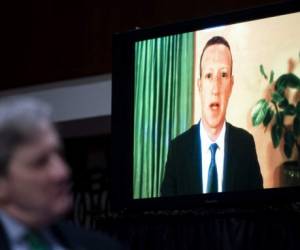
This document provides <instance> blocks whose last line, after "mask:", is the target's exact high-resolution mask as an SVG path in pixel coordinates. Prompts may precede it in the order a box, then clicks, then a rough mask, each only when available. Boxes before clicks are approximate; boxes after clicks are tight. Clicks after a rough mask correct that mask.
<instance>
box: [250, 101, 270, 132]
mask: <svg viewBox="0 0 300 250" xmlns="http://www.w3.org/2000/svg"><path fill="white" fill-rule="evenodd" d="M268 107H269V104H268V102H267V101H266V100H265V99H261V100H259V101H258V102H257V103H256V104H255V106H254V107H253V109H252V114H251V117H252V124H253V126H258V125H259V124H261V123H262V122H263V120H264V119H265V116H266V114H267V111H268Z"/></svg>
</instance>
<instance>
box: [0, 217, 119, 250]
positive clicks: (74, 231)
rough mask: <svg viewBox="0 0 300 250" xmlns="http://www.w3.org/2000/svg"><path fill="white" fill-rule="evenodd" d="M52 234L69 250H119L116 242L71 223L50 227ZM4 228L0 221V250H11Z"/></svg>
mask: <svg viewBox="0 0 300 250" xmlns="http://www.w3.org/2000/svg"><path fill="white" fill-rule="evenodd" d="M52 233H53V235H54V236H55V237H56V239H57V240H58V241H59V242H60V243H61V244H62V245H63V246H64V247H65V248H66V249H70V250H96V249H97V250H101V249H103V250H121V249H123V248H121V246H120V245H119V243H118V242H117V241H114V240H112V239H111V238H110V237H108V236H106V235H104V234H100V233H96V232H91V231H87V230H83V229H80V228H79V227H76V226H74V225H72V224H71V223H64V222H62V223H58V224H56V225H55V226H53V227H52ZM7 237H8V236H7V234H6V232H5V230H4V227H3V225H2V223H1V221H0V249H1V250H11V248H10V246H9V241H8V238H7Z"/></svg>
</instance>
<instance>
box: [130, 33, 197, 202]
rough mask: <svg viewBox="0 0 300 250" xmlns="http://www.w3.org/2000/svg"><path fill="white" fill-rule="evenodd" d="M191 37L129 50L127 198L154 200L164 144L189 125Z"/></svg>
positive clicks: (147, 43)
mask: <svg viewBox="0 0 300 250" xmlns="http://www.w3.org/2000/svg"><path fill="white" fill-rule="evenodd" d="M193 67H194V33H185V34H180V35H174V36H167V37H162V38H157V39H151V40H145V41H141V42H137V43H136V45H135V88H134V91H135V92H134V107H135V108H134V155H133V164H134V166H133V167H134V169H133V197H134V198H150V197H158V196H159V195H160V186H161V182H162V180H163V175H164V168H165V162H166V158H167V154H168V146H169V143H170V140H171V139H173V138H174V137H176V136H177V135H178V134H180V133H182V132H183V131H185V130H187V129H188V128H189V127H190V126H191V124H192V100H193V98H192V94H193Z"/></svg>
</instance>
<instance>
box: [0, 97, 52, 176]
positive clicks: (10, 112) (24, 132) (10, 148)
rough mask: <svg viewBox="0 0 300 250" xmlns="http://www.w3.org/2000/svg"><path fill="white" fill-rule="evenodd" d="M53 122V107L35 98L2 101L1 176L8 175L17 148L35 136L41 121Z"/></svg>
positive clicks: (0, 135) (0, 114)
mask: <svg viewBox="0 0 300 250" xmlns="http://www.w3.org/2000/svg"><path fill="white" fill-rule="evenodd" d="M45 121H46V122H48V123H51V122H52V121H51V108H50V106H48V105H47V104H46V103H44V102H42V101H40V100H37V99H34V98H24V97H15V98H7V99H5V100H3V101H0V176H3V175H6V173H7V171H8V166H9V162H10V160H11V157H12V156H13V154H14V151H15V149H16V148H17V147H18V146H19V145H21V144H23V143H26V142H29V141H31V140H33V139H34V138H35V136H36V135H37V134H38V132H39V126H40V125H41V122H45Z"/></svg>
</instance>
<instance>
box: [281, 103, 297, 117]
mask: <svg viewBox="0 0 300 250" xmlns="http://www.w3.org/2000/svg"><path fill="white" fill-rule="evenodd" d="M284 114H285V115H295V114H296V107H295V106H294V105H293V104H288V105H287V106H286V107H285V109H284Z"/></svg>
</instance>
